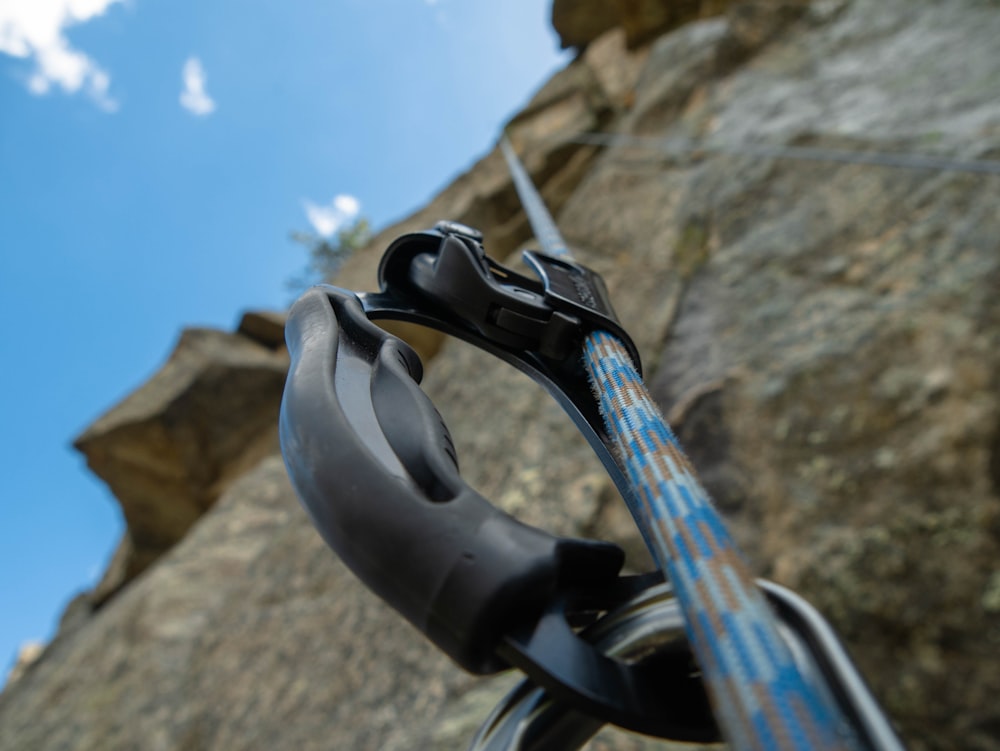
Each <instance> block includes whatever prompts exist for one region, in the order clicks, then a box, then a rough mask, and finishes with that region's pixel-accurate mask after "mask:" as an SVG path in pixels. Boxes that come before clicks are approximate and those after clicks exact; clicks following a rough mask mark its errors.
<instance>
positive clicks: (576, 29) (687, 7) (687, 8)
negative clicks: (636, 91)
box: [552, 0, 806, 48]
mask: <svg viewBox="0 0 1000 751" xmlns="http://www.w3.org/2000/svg"><path fill="white" fill-rule="evenodd" d="M737 4H738V3H737V2H736V1H735V0H553V3H552V25H553V27H555V30H556V32H557V33H558V34H559V40H560V41H561V42H562V46H563V47H586V46H587V45H589V44H590V43H591V42H593V41H594V40H596V39H598V38H599V37H600V36H601V35H603V34H604V32H606V31H608V30H610V29H615V28H620V29H621V30H622V32H623V33H624V34H625V38H626V40H627V42H628V46H629V47H630V48H635V47H638V46H639V45H642V44H643V43H646V42H649V41H650V40H651V39H655V38H656V37H657V36H659V35H661V34H664V33H666V32H668V31H671V30H672V29H677V28H680V27H681V26H683V25H684V24H686V23H690V22H691V21H696V20H698V19H704V18H709V17H711V16H717V15H720V14H722V13H724V12H725V11H726V9H727V8H729V7H730V6H733V5H737ZM758 4H759V5H764V4H765V3H758ZM799 4H801V5H805V4H806V2H801V3H799ZM741 5H744V6H746V5H751V3H742V4H741Z"/></svg>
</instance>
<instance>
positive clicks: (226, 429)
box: [74, 319, 288, 604]
mask: <svg viewBox="0 0 1000 751" xmlns="http://www.w3.org/2000/svg"><path fill="white" fill-rule="evenodd" d="M259 320H260V319H258V321H259ZM287 365H288V363H287V354H286V353H282V352H276V351H273V350H272V349H271V348H270V347H266V346H261V345H260V344H258V343H256V342H254V341H252V340H251V339H249V338H247V337H245V336H242V335H234V334H227V333H225V332H221V331H214V330H209V329H189V330H187V331H185V332H184V333H183V334H182V335H181V337H180V340H179V341H178V343H177V346H176V347H175V349H174V351H173V353H172V354H171V355H170V358H169V359H168V361H167V363H166V364H165V365H164V366H163V368H162V369H161V370H160V371H159V372H158V373H157V374H156V375H155V376H153V378H152V379H151V380H150V381H149V382H147V383H146V384H145V385H143V386H142V387H141V388H140V389H138V390H137V391H136V392H134V393H133V394H131V395H130V396H128V397H127V398H126V399H125V400H124V401H122V402H121V403H120V404H118V405H117V406H116V407H114V408H113V409H112V410H110V411H109V412H108V413H107V414H105V415H103V416H102V417H101V418H100V419H98V420H97V421H96V422H95V423H94V424H93V425H92V426H91V427H89V428H88V429H87V430H86V431H85V432H84V433H83V434H82V435H81V436H80V437H79V438H77V439H76V441H75V443H74V445H75V447H76V448H77V449H78V450H79V451H81V452H82V453H83V454H84V455H85V456H86V457H87V464H88V466H89V467H90V468H91V469H92V470H93V471H94V472H95V473H96V474H97V475H98V476H99V477H101V479H103V480H104V481H105V482H106V483H108V486H109V488H110V489H111V492H112V493H113V494H114V495H115V498H116V499H117V500H118V502H119V503H120V504H121V507H122V512H123V514H124V516H125V522H126V532H125V539H124V540H123V542H122V544H121V546H120V548H119V552H118V553H117V554H116V555H115V558H114V559H113V562H112V566H111V567H110V568H109V573H108V575H107V576H106V577H105V579H104V581H102V582H101V584H100V585H99V587H98V590H97V593H96V595H97V603H98V604H99V603H100V602H101V601H103V600H104V599H105V598H106V597H107V596H109V595H110V594H111V593H113V592H114V591H116V590H117V589H118V588H119V587H120V586H121V585H122V584H124V583H125V582H127V581H129V580H131V579H132V578H134V577H135V576H137V575H138V574H139V573H140V572H142V571H143V570H144V569H145V568H146V567H147V566H149V564H150V563H152V562H153V561H154V560H155V559H156V558H157V557H159V556H160V555H162V554H163V553H164V552H165V551H166V550H167V549H169V548H170V547H171V546H172V545H173V544H174V543H176V542H177V541H178V540H180V539H181V538H182V537H183V536H184V534H185V533H186V532H187V530H188V529H189V528H190V527H191V525H192V524H193V523H194V521H195V520H196V519H197V518H198V517H199V516H201V514H203V513H204V512H205V510H206V509H208V508H209V507H210V506H211V505H212V503H213V502H214V501H215V499H216V498H218V496H219V494H220V493H221V492H222V491H223V489H224V488H225V487H226V485H227V484H228V483H229V482H231V481H232V480H233V479H235V478H236V477H238V476H239V475H240V474H241V473H243V472H245V471H246V470H247V469H249V468H250V467H252V466H253V465H254V464H255V463H256V462H257V461H259V460H260V459H261V458H263V457H264V456H266V455H268V454H269V453H271V452H273V451H274V449H275V448H276V441H275V437H274V427H275V426H276V425H277V415H278V406H279V403H280V400H281V392H282V389H283V387H284V378H285V371H286V369H287Z"/></svg>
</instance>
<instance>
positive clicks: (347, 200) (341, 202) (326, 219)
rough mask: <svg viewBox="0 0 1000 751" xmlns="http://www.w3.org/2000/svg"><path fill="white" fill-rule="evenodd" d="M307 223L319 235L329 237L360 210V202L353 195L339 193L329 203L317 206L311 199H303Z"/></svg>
mask: <svg viewBox="0 0 1000 751" xmlns="http://www.w3.org/2000/svg"><path fill="white" fill-rule="evenodd" d="M302 205H303V206H304V207H305V210H306V217H307V218H308V219H309V223H310V224H311V225H312V228H313V229H314V230H315V231H316V234H318V235H320V236H321V237H330V236H331V235H332V234H333V233H334V232H336V231H337V230H339V229H340V228H341V227H343V226H344V225H345V224H347V223H348V222H349V221H351V220H352V219H354V218H355V217H356V216H357V215H358V213H359V212H360V211H361V203H360V202H359V201H358V199H357V198H355V197H354V196H348V195H344V194H341V195H339V196H336V197H335V198H334V199H333V200H332V201H331V202H330V203H329V204H327V205H324V206H318V205H317V204H315V203H313V202H312V201H303V202H302Z"/></svg>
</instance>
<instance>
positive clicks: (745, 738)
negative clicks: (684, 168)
mask: <svg viewBox="0 0 1000 751" xmlns="http://www.w3.org/2000/svg"><path fill="white" fill-rule="evenodd" d="M501 148H502V149H503V151H504V155H505V156H506V157H507V160H508V165H509V166H510V171H511V176H512V178H513V180H514V184H515V186H516V188H517V191H518V194H519V195H520V197H521V202H522V204H523V205H524V208H525V212H526V213H527V214H528V218H529V220H530V222H531V224H532V227H534V228H535V233H536V239H537V240H538V241H539V243H540V244H541V245H542V248H543V250H545V252H547V253H551V254H552V255H559V256H562V257H564V258H569V257H570V253H569V250H568V248H567V247H566V244H565V242H563V240H562V238H561V236H560V235H559V232H558V229H557V228H556V227H555V223H554V222H553V221H552V218H551V216H550V215H549V213H548V211H547V210H546V209H545V205H544V204H543V203H542V199H541V197H540V196H539V195H538V192H537V191H536V190H535V188H534V186H533V185H532V184H531V181H530V178H529V177H528V175H527V173H526V172H525V171H524V168H523V166H522V165H521V164H520V162H519V161H518V159H517V156H516V155H515V154H514V152H513V149H512V148H511V146H510V144H509V143H508V142H507V140H506V139H504V140H503V141H502V142H501ZM553 240H554V242H553V243H552V245H547V244H546V243H547V242H549V241H553ZM583 359H584V364H585V366H586V369H587V373H588V376H589V378H590V383H591V388H592V389H593V390H594V393H595V395H596V396H597V399H598V401H599V404H600V409H601V414H602V416H603V418H604V423H605V426H606V427H607V430H608V432H609V434H610V435H611V436H612V439H613V441H614V444H615V447H616V449H617V451H618V456H619V461H620V462H621V463H622V468H623V470H624V471H625V474H626V476H627V477H628V479H629V483H630V485H631V486H632V489H633V491H634V498H633V499H626V500H631V502H630V504H629V505H630V510H631V511H632V514H633V516H634V517H635V520H636V523H637V525H638V526H639V527H640V529H643V530H646V531H648V532H651V534H647V535H644V536H645V537H646V541H647V544H648V545H649V546H650V552H651V553H652V555H653V557H654V560H656V562H657V565H658V566H660V568H661V569H662V570H663V571H664V573H665V574H666V575H667V577H668V578H669V580H670V583H671V585H672V586H673V589H674V592H675V593H676V596H677V599H678V602H679V604H680V606H681V609H682V611H683V613H684V617H685V622H686V631H687V636H688V639H689V642H690V645H691V650H692V652H693V654H694V656H695V659H696V660H697V661H698V664H699V666H700V667H701V670H702V674H703V677H704V681H705V684H706V686H707V689H708V693H709V696H710V698H711V700H712V704H713V708H714V709H715V713H716V716H717V718H718V719H719V725H720V727H721V728H722V730H723V734H724V735H725V737H726V739H727V740H728V741H729V743H730V745H731V746H732V747H733V748H734V749H738V750H739V751H742V750H743V749H755V750H757V749H759V750H760V751H765V749H766V750H770V751H773V750H774V749H781V750H782V751H791V750H793V749H794V750H795V751H800V750H801V751H806V749H809V750H823V751H826V750H828V749H840V748H846V747H847V743H846V742H845V741H844V740H843V739H842V738H840V737H838V731H837V720H836V713H835V712H834V711H832V710H831V708H830V707H829V706H828V704H827V703H826V701H824V699H823V697H822V696H821V695H820V693H819V691H818V689H817V688H816V687H815V686H812V685H810V684H809V683H808V682H807V681H806V680H805V678H804V677H803V676H802V675H801V674H800V673H799V671H798V668H797V666H796V665H795V661H794V659H793V658H792V655H791V652H790V651H789V649H788V647H787V645H786V644H785V643H784V641H783V640H782V639H781V636H780V635H779V633H778V629H777V623H776V621H775V619H774V617H773V615H772V613H771V611H770V609H769V607H768V605H767V603H766V602H765V600H764V598H763V596H762V595H761V593H760V591H759V590H758V589H757V587H756V586H755V585H754V583H753V578H752V576H751V574H750V572H749V570H748V568H747V566H746V565H745V563H744V562H743V560H742V558H741V556H740V554H739V552H738V550H737V548H736V545H735V544H734V543H733V541H732V539H731V538H730V536H729V534H728V532H727V531H726V529H725V527H724V525H723V523H722V520H721V518H720V517H719V515H718V513H717V512H716V510H715V509H714V508H713V506H712V503H711V501H710V500H709V497H708V494H707V493H706V492H705V490H704V489H703V488H702V486H701V484H700V483H699V482H698V480H697V478H696V477H695V473H694V469H693V467H692V466H691V464H690V463H689V462H688V460H687V458H686V457H685V456H684V453H683V451H682V450H681V448H680V446H679V445H678V443H677V439H676V438H675V437H674V434H673V433H672V432H671V430H670V428H669V427H668V426H667V424H666V421H665V420H664V419H663V416H662V414H661V413H660V411H659V409H658V408H657V407H656V405H655V403H654V402H653V400H652V398H651V397H650V395H649V393H648V391H647V390H646V388H645V386H644V385H643V383H642V379H641V377H640V376H639V374H638V372H637V371H636V369H635V367H634V366H633V364H632V362H631V360H630V359H629V357H628V354H627V352H626V351H625V348H624V347H623V346H622V344H621V343H620V342H619V341H618V340H617V339H615V338H614V337H613V336H611V335H610V334H608V333H606V332H603V331H598V332H595V333H593V334H591V335H590V336H589V337H588V338H587V340H586V342H585V346H584V352H583Z"/></svg>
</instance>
